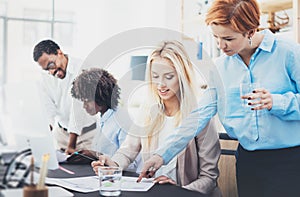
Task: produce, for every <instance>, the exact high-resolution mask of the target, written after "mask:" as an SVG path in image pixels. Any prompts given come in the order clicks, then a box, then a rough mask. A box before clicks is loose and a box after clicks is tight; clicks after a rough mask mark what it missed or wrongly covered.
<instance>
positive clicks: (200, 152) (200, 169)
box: [112, 120, 221, 196]
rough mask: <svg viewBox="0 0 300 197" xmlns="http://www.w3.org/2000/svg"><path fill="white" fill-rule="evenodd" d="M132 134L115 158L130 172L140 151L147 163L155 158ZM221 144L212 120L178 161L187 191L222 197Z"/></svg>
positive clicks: (179, 182) (181, 179)
mask: <svg viewBox="0 0 300 197" xmlns="http://www.w3.org/2000/svg"><path fill="white" fill-rule="evenodd" d="M135 136H136V135H130V134H128V135H127V137H126V139H125V141H124V142H123V144H122V145H121V147H120V148H119V150H118V151H117V152H116V153H115V155H114V156H113V157H112V160H113V161H115V162H116V163H117V164H118V165H119V166H120V167H121V168H123V169H126V168H127V167H128V165H129V164H130V163H131V162H133V161H134V159H135V157H136V156H137V155H138V153H139V152H141V153H142V159H143V162H144V161H146V160H147V159H149V158H150V157H151V156H152V153H153V152H146V151H145V150H143V147H142V139H141V138H140V137H135ZM220 153H221V150H220V143H219V137H218V133H217V130H216V128H215V124H214V121H213V120H211V121H210V122H209V123H208V124H207V126H206V127H205V128H204V129H203V131H202V132H201V133H200V134H199V135H198V136H197V137H195V138H194V139H193V140H191V141H190V142H189V144H188V146H187V148H185V149H184V150H183V151H182V152H181V153H180V154H178V160H177V180H178V184H179V185H180V186H183V187H184V188H186V189H189V190H194V191H198V192H201V193H203V194H210V195H211V196H221V193H220V191H219V189H218V187H217V178H218V176H219V170H218V160H219V158H220Z"/></svg>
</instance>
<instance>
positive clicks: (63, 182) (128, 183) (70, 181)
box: [46, 176, 154, 193]
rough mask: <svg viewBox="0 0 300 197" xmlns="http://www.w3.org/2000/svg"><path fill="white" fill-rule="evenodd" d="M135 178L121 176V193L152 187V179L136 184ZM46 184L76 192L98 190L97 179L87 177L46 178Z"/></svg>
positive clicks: (95, 177) (146, 189)
mask: <svg viewBox="0 0 300 197" xmlns="http://www.w3.org/2000/svg"><path fill="white" fill-rule="evenodd" d="M136 180H137V177H128V176H122V179H121V190H122V191H141V192H143V191H144V192H145V191H148V190H149V189H150V188H151V187H152V186H153V185H154V183H153V179H143V180H142V181H141V182H140V183H137V182H136ZM46 183H47V184H52V185H58V186H61V187H64V188H67V189H70V190H73V191H78V192H83V193H87V192H94V191H98V190H99V177H98V176H87V177H76V178H59V179H58V178H46Z"/></svg>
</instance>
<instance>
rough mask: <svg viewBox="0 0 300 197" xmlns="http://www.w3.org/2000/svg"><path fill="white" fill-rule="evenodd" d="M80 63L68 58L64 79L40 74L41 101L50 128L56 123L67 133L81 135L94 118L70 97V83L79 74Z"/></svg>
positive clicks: (79, 102) (94, 120)
mask: <svg viewBox="0 0 300 197" xmlns="http://www.w3.org/2000/svg"><path fill="white" fill-rule="evenodd" d="M81 63H82V61H80V60H78V59H74V58H70V57H68V66H67V70H66V76H65V78H64V79H59V78H56V77H53V76H52V75H49V74H47V73H45V72H44V73H43V74H42V81H41V86H40V87H41V101H42V103H43V105H44V106H45V108H46V113H47V116H48V121H49V123H50V124H51V125H52V126H57V124H55V123H56V122H59V124H60V125H61V126H62V127H64V128H67V129H68V132H72V133H76V134H78V135H80V134H81V130H82V128H83V127H85V126H90V125H91V124H93V123H94V122H96V117H95V116H90V115H89V114H88V113H86V112H85V110H84V109H83V103H82V102H81V101H78V100H77V99H73V98H72V96H71V88H72V83H73V81H74V79H75V78H76V76H77V75H78V72H81Z"/></svg>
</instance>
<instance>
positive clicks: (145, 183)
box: [121, 176, 154, 192]
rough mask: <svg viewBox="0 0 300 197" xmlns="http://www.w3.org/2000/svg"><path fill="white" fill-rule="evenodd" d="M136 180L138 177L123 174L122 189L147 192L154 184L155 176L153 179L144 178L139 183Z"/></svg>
mask: <svg viewBox="0 0 300 197" xmlns="http://www.w3.org/2000/svg"><path fill="white" fill-rule="evenodd" d="M136 180H137V177H128V176H122V180H121V190H122V191H135V192H146V191H148V190H149V189H150V188H151V187H152V186H153V185H154V183H153V178H152V179H142V181H141V182H139V183H137V182H136Z"/></svg>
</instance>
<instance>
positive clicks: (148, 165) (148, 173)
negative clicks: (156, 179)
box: [136, 155, 164, 182]
mask: <svg viewBox="0 0 300 197" xmlns="http://www.w3.org/2000/svg"><path fill="white" fill-rule="evenodd" d="M163 163H164V161H163V158H162V157H161V156H159V155H153V156H152V157H151V158H150V159H148V160H147V161H146V162H145V163H144V166H143V169H142V172H141V173H140V176H139V177H138V179H137V181H136V182H140V181H141V180H142V178H144V177H145V178H151V177H153V175H154V174H155V172H156V170H158V169H159V168H160V167H161V166H162V165H163Z"/></svg>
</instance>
